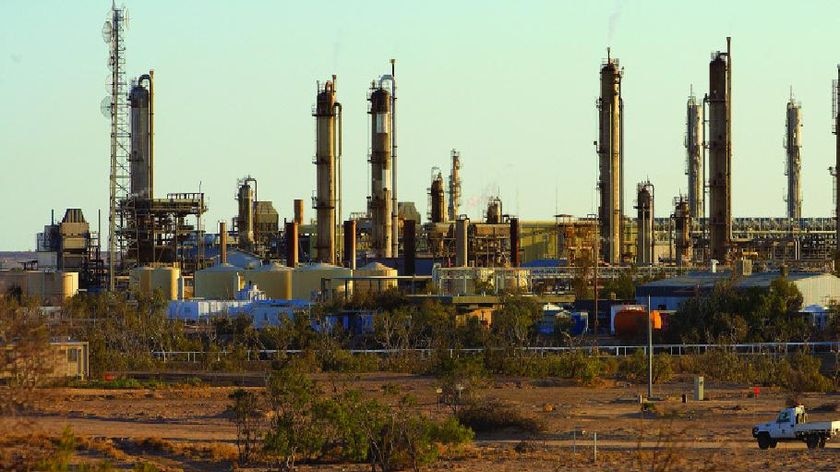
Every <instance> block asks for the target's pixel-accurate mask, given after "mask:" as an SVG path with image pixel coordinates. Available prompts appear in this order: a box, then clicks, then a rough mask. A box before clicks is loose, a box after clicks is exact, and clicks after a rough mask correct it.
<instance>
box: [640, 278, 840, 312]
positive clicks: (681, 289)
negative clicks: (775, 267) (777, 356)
mask: <svg viewBox="0 0 840 472" xmlns="http://www.w3.org/2000/svg"><path fill="white" fill-rule="evenodd" d="M779 277H782V273H780V272H777V271H773V272H759V273H750V272H749V271H746V273H745V274H744V275H743V276H740V277H735V278H734V279H733V274H732V273H731V272H708V271H706V272H693V273H689V274H687V275H682V276H677V277H672V278H668V279H662V280H657V281H654V282H648V283H646V284H643V285H640V286H639V287H637V288H636V301H637V303H639V304H644V305H647V300H648V297H650V304H651V306H652V307H655V308H657V309H661V310H677V309H678V308H679V306H680V304H681V303H682V302H684V301H685V300H687V299H690V298H694V297H699V296H704V295H707V294H709V293H711V291H712V290H713V289H714V288H715V286H716V285H717V284H720V283H726V282H729V281H731V283H732V286H733V287H734V288H735V289H736V290H746V289H751V288H758V289H767V288H769V287H770V283H771V282H773V281H774V280H776V279H778V278H779ZM784 277H785V278H786V279H787V280H789V281H790V282H792V283H793V284H794V285H795V286H796V288H797V289H799V291H800V292H801V293H802V306H803V307H807V306H810V305H820V306H831V305H835V304H837V303H838V302H840V278H839V277H837V276H835V275H833V274H829V273H814V272H791V273H788V274H787V275H785V276H784Z"/></svg>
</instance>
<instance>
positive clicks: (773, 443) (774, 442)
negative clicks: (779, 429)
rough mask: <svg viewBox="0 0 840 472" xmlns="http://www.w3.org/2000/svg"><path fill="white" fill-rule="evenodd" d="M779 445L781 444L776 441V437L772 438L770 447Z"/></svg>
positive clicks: (773, 447) (774, 447)
mask: <svg viewBox="0 0 840 472" xmlns="http://www.w3.org/2000/svg"><path fill="white" fill-rule="evenodd" d="M778 445H779V441H776V440H775V439H771V440H770V449H776V446H778Z"/></svg>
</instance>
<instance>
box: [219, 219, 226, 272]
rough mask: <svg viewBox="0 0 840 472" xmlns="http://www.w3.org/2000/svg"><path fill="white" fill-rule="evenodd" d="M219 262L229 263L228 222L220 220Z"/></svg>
mask: <svg viewBox="0 0 840 472" xmlns="http://www.w3.org/2000/svg"><path fill="white" fill-rule="evenodd" d="M219 264H227V223H225V222H224V221H220V222H219Z"/></svg>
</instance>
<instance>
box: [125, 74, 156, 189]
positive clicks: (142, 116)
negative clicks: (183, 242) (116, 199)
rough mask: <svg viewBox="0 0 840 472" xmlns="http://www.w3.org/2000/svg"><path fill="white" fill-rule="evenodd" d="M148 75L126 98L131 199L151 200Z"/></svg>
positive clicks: (151, 114) (150, 131)
mask: <svg viewBox="0 0 840 472" xmlns="http://www.w3.org/2000/svg"><path fill="white" fill-rule="evenodd" d="M151 74H152V73H151V72H149V74H144V75H141V76H140V78H139V79H138V80H137V83H136V84H135V85H134V86H133V87H132V88H131V92H130V93H129V95H128V101H129V104H130V106H131V115H130V117H131V118H130V126H131V151H130V153H129V158H128V161H129V174H130V178H129V182H130V184H129V194H130V196H133V197H139V198H148V199H151V198H152V185H153V179H154V177H153V167H152V157H153V152H154V149H153V147H152V140H153V139H154V138H153V135H152V132H153V130H154V128H153V127H154V116H153V103H152V98H153V96H152V75H151ZM144 83H145V84H146V85H145V86H144V85H143V84H144Z"/></svg>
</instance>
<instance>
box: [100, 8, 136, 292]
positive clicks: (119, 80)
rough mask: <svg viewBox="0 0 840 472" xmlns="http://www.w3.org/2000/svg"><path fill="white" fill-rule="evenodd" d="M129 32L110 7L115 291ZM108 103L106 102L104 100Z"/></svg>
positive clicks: (121, 12) (125, 183)
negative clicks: (126, 54)
mask: <svg viewBox="0 0 840 472" xmlns="http://www.w3.org/2000/svg"><path fill="white" fill-rule="evenodd" d="M127 29H128V11H127V10H126V8H125V7H117V6H116V4H115V3H112V4H111V12H110V14H109V18H108V19H107V20H105V24H104V25H103V26H102V36H103V39H104V40H105V43H107V44H108V45H109V47H110V54H109V57H108V68H109V69H111V79H110V86H111V96H110V97H109V98H110V101H107V102H105V103H103V111H107V112H109V115H110V118H111V172H110V179H109V189H110V192H109V201H110V205H109V211H108V288H109V290H112V291H113V290H114V280H115V276H116V271H117V258H118V257H119V258H120V259H121V257H122V252H123V246H124V241H123V238H122V236H121V233H122V231H120V230H121V228H119V227H118V226H119V224H118V212H119V205H120V201H122V200H125V199H126V197H127V196H128V192H129V185H130V177H129V159H128V157H129V138H130V133H129V128H128V101H127V93H126V89H127V84H126V80H125V70H124V67H125V41H124V37H123V36H124V34H125V31H126V30H127ZM106 100H108V99H106Z"/></svg>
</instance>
